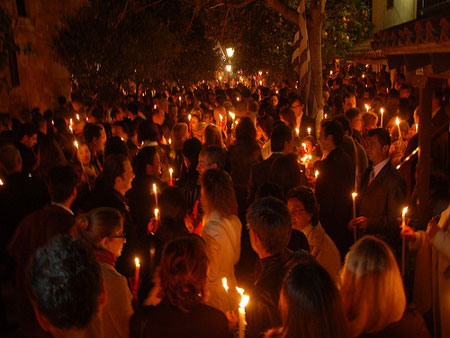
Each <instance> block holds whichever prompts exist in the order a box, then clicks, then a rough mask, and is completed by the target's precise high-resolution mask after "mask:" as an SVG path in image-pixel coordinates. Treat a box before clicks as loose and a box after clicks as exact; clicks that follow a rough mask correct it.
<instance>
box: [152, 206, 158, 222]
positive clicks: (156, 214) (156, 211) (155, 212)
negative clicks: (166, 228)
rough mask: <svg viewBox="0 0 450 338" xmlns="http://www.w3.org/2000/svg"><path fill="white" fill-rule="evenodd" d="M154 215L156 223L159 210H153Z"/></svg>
mask: <svg viewBox="0 0 450 338" xmlns="http://www.w3.org/2000/svg"><path fill="white" fill-rule="evenodd" d="M153 212H154V214H155V219H156V220H157V221H158V220H159V209H158V208H155V210H153Z"/></svg>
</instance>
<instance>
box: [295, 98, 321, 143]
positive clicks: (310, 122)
mask: <svg viewBox="0 0 450 338" xmlns="http://www.w3.org/2000/svg"><path fill="white" fill-rule="evenodd" d="M304 106H305V105H304V104H303V103H302V101H301V98H300V97H299V96H297V95H293V96H290V99H289V108H290V109H291V110H292V111H293V112H294V115H295V116H294V126H293V127H292V128H293V129H294V130H295V129H299V137H300V138H303V137H305V136H307V135H308V128H310V130H311V131H312V132H313V134H315V133H314V130H315V127H314V126H315V122H314V119H312V118H310V117H309V116H307V115H306V114H305V113H304V112H303V108H304ZM309 134H310V133H309Z"/></svg>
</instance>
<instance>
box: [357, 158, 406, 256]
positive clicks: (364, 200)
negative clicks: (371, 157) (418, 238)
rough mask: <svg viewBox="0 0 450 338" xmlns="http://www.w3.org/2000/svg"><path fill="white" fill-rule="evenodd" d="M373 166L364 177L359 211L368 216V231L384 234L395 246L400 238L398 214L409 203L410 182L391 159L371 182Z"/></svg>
mask: <svg viewBox="0 0 450 338" xmlns="http://www.w3.org/2000/svg"><path fill="white" fill-rule="evenodd" d="M371 170H372V169H371V168H369V169H367V170H366V172H365V174H364V176H363V178H362V182H361V188H360V191H359V196H358V197H359V199H358V206H359V210H358V215H359V216H366V217H367V221H368V226H367V229H366V231H365V233H367V234H373V235H377V236H379V237H381V238H382V239H383V240H384V241H386V242H387V243H388V244H389V245H391V247H392V248H394V249H395V248H398V244H399V240H400V225H399V224H398V220H397V218H398V217H400V216H401V214H402V208H403V207H404V206H405V203H406V183H405V180H404V179H403V178H402V177H401V176H400V174H399V173H398V172H397V170H395V168H394V166H393V165H392V163H391V162H388V163H386V165H385V166H384V167H383V168H382V169H381V170H380V172H379V173H378V175H377V176H376V177H375V179H374V180H373V182H372V183H371V184H370V185H369V176H370V172H371Z"/></svg>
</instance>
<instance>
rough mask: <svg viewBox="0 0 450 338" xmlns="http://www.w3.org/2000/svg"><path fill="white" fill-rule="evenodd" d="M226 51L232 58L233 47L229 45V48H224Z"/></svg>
mask: <svg viewBox="0 0 450 338" xmlns="http://www.w3.org/2000/svg"><path fill="white" fill-rule="evenodd" d="M226 51H227V55H228V57H229V58H232V57H233V55H234V48H233V47H229V48H227V49H226Z"/></svg>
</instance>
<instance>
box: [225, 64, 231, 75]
mask: <svg viewBox="0 0 450 338" xmlns="http://www.w3.org/2000/svg"><path fill="white" fill-rule="evenodd" d="M225 69H226V70H227V72H229V73H231V65H226V67H225Z"/></svg>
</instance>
